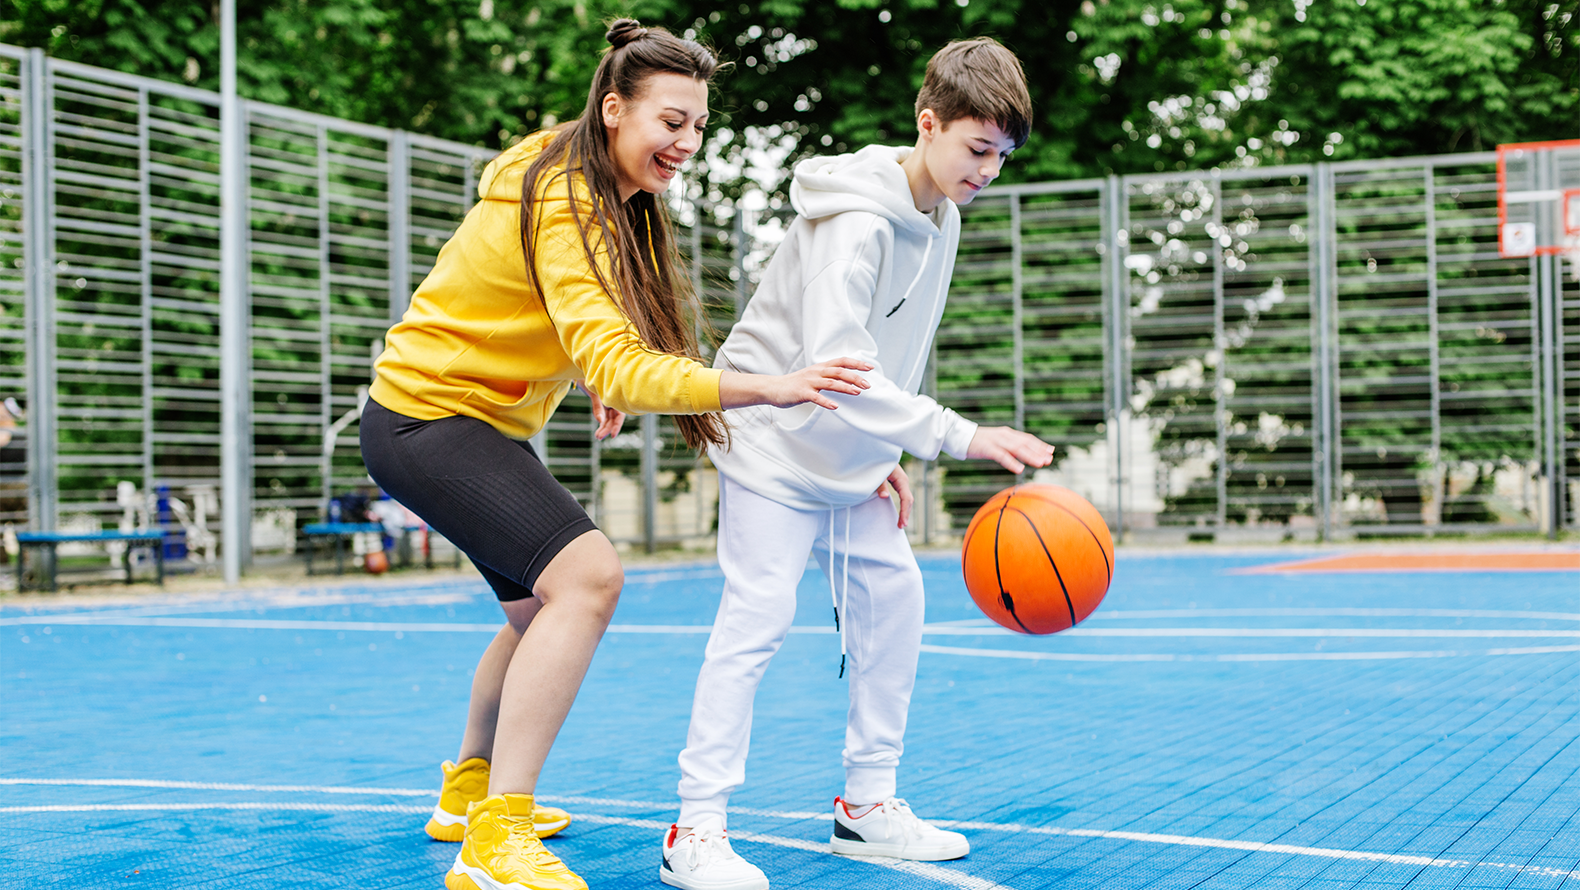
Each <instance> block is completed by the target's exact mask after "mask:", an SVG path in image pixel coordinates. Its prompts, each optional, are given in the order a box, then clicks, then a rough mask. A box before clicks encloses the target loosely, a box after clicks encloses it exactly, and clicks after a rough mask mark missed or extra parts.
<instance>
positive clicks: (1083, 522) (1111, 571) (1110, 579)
mask: <svg viewBox="0 0 1580 890" xmlns="http://www.w3.org/2000/svg"><path fill="white" fill-rule="evenodd" d="M1015 493H1016V494H1018V495H1024V496H1025V497H1028V498H1031V499H1032V500H1034V501H1041V502H1042V503H1044V504H1047V505H1048V506H1050V507H1058V508H1059V509H1060V510H1063V511H1064V512H1066V513H1068V514H1070V518H1071V519H1074V520H1075V521H1076V522H1079V523H1080V524H1081V528H1084V529H1086V533H1087V534H1089V535H1091V536H1092V543H1094V544H1096V545H1097V552H1098V553H1101V554H1102V555H1103V568H1105V569H1107V570H1108V582H1109V583H1110V584H1112V583H1113V581H1114V567H1113V566H1112V565H1109V563H1108V551H1107V550H1104V549H1103V542H1102V541H1101V540H1099V539H1098V537H1097V532H1094V531H1092V527H1091V526H1089V525H1087V524H1086V520H1084V519H1082V518H1081V517H1079V516H1077V515H1075V511H1074V510H1071V509H1070V508H1069V507H1066V506H1065V505H1063V504H1061V503H1059V502H1058V501H1050V500H1048V499H1047V498H1040V497H1037V495H1036V494H1035V493H1031V492H1024V491H1020V490H1019V489H1016V491H1015ZM1006 503H1007V502H1006Z"/></svg>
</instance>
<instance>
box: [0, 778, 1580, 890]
mask: <svg viewBox="0 0 1580 890" xmlns="http://www.w3.org/2000/svg"><path fill="white" fill-rule="evenodd" d="M146 781H152V780H146ZM0 784H40V785H44V784H48V785H56V784H59V785H111V786H127V785H134V786H136V787H143V786H144V785H145V780H136V779H81V780H78V779H58V780H56V779H0ZM151 787H182V788H185V787H200V788H226V789H233V788H237V787H242V788H247V787H251V788H257V789H262V790H282V791H283V790H294V789H298V788H302V789H304V790H311V791H322V792H331V793H349V794H371V793H380V794H405V795H412V796H416V795H426V796H430V797H431V796H433V792H431V791H423V790H419V789H415V788H381V789H371V788H344V787H335V786H327V787H319V786H298V785H257V786H233V785H225V784H221V783H198V782H170V783H164V784H159V785H153V786H151ZM541 800H543V802H545V803H556V804H573V805H574V804H577V803H591V802H594V801H596V802H601V803H605V804H613V805H618V806H623V807H628V808H631V809H665V810H672V809H674V808H675V805H674V804H673V803H666V804H659V803H655V802H649V801H625V800H612V799H605V798H587V797H572V796H550V795H543V796H542V797H541ZM202 810H250V811H289V812H323V813H410V814H419V813H428V812H430V810H431V807H427V806H413V805H410V804H338V803H262V802H252V801H248V802H241V803H164V804H161V803H137V804H45V805H38V806H16V807H0V814H8V813H9V814H26V813H95V812H139V811H142V812H150V811H151V812H195V811H202ZM729 812H731V813H737V814H740V815H757V816H766V817H772V818H781V819H793V820H808V819H821V820H825V821H828V820H832V819H833V814H832V813H806V812H791V811H777V810H753V809H748V808H743V807H730V808H729ZM573 818H574V819H575V820H576V821H579V822H585V823H587V824H590V825H623V826H627V827H632V828H649V829H653V830H655V831H662V830H664V829H666V828H668V827H669V823H668V822H663V821H658V820H652V819H629V818H625V817H621V816H601V815H584V814H573ZM928 821H929V822H932V824H934V825H937V826H939V827H941V828H963V829H966V830H968V831H1002V832H1008V833H1013V834H1035V835H1049V836H1060V837H1085V838H1102V839H1106V840H1122V841H1135V842H1138V843H1149V844H1164V845H1168V846H1180V847H1203V848H1211V849H1220V850H1241V851H1244V852H1247V853H1275V854H1282V855H1288V856H1311V857H1317V858H1321V859H1341V860H1349V861H1355V862H1386V863H1391V864H1396V865H1418V866H1423V867H1431V868H1455V869H1469V868H1496V869H1500V870H1512V871H1516V872H1521V873H1526V874H1534V875H1542V876H1546V877H1560V878H1571V877H1580V870H1566V869H1561V868H1551V867H1548V866H1533V865H1525V864H1521V863H1514V862H1479V861H1472V860H1468V859H1443V858H1438V857H1432V856H1410V855H1406V854H1402V853H1373V852H1369V851H1366V850H1341V849H1335V848H1332V847H1307V846H1300V845H1295V844H1273V843H1263V842H1260V841H1237V840H1228V839H1225V838H1211V837H1191V836H1188V835H1178V834H1155V833H1151V832H1142V831H1106V830H1102V829H1096V828H1054V827H1047V826H1040V825H1020V824H1016V823H1004V822H969V821H941V820H928ZM730 834H731V837H732V838H733V839H735V840H741V841H750V842H753V843H763V844H773V845H775V846H781V847H790V848H793V849H797V850H807V851H810V852H815V853H822V852H827V850H828V847H827V846H826V845H825V844H823V843H820V842H817V841H809V840H804V839H800V838H786V837H779V836H776V835H768V834H758V833H755V832H746V831H738V830H732V831H731V832H730ZM861 861H863V862H869V863H872V864H874V865H881V866H884V867H886V868H892V869H896V870H899V871H905V872H908V873H910V874H915V875H918V876H920V877H926V878H930V879H932V880H935V881H940V882H942V883H948V884H952V885H953V886H956V887H961V888H964V890H991V888H996V887H998V886H999V885H997V884H994V883H992V882H990V881H985V880H982V879H980V878H975V877H972V876H970V875H963V874H961V873H959V872H956V871H951V870H949V869H944V868H940V867H938V866H934V865H929V864H927V863H912V862H906V861H904V860H898V859H887V858H884V857H862V859H861Z"/></svg>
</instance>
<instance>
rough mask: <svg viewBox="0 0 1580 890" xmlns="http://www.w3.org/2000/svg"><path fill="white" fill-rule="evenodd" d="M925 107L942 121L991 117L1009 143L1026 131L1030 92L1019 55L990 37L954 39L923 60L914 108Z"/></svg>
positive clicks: (1018, 143) (1028, 130)
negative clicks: (925, 64) (923, 69)
mask: <svg viewBox="0 0 1580 890" xmlns="http://www.w3.org/2000/svg"><path fill="white" fill-rule="evenodd" d="M924 108H931V109H932V110H933V113H934V114H936V115H938V122H939V123H940V124H942V125H943V126H945V127H947V126H949V125H950V124H951V123H953V122H955V121H957V120H960V119H961V118H967V117H969V118H975V119H976V120H983V121H991V122H992V123H995V124H997V125H998V128H999V129H1000V130H1003V131H1004V135H1006V136H1008V137H1009V138H1011V139H1013V140H1014V141H1015V147H1016V148H1019V147H1021V146H1022V145H1024V144H1026V138H1027V137H1028V136H1030V135H1031V93H1030V92H1029V91H1028V90H1027V89H1026V72H1025V71H1024V70H1022V68H1021V67H1020V59H1017V58H1015V54H1014V53H1012V52H1010V51H1009V50H1007V49H1005V48H1004V45H1003V44H1001V43H999V42H998V41H997V40H994V39H993V38H991V37H974V38H972V39H970V40H956V41H953V42H951V43H950V44H949V45H948V46H945V47H944V48H943V49H941V50H939V51H938V52H937V53H936V54H935V55H934V56H933V57H932V59H930V60H929V61H928V62H927V74H926V75H925V76H924V77H923V79H922V90H921V92H919V93H917V94H916V113H917V114H921V113H922V109H924Z"/></svg>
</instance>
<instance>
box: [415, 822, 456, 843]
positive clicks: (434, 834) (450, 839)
mask: <svg viewBox="0 0 1580 890" xmlns="http://www.w3.org/2000/svg"><path fill="white" fill-rule="evenodd" d="M422 830H423V831H426V832H428V836H429V837H431V838H433V839H434V840H436V841H444V842H445V843H447V844H458V843H460V842H461V839H462V838H464V837H466V820H465V819H462V820H461V822H460V823H459V824H457V825H445V824H444V823H442V822H440V821H439V820H438V819H429V820H428V824H427V825H424V826H423V828H422Z"/></svg>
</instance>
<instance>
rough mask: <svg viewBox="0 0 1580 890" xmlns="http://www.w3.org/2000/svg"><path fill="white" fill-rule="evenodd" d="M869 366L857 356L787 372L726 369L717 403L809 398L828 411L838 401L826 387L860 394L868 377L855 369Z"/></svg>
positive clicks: (781, 403)
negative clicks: (742, 371)
mask: <svg viewBox="0 0 1580 890" xmlns="http://www.w3.org/2000/svg"><path fill="white" fill-rule="evenodd" d="M870 370H872V363H871V362H868V361H864V360H862V359H859V358H836V359H830V360H828V361H826V362H819V363H818V364H815V365H811V366H809V367H806V368H802V369H801V370H799V371H794V372H792V373H789V374H781V375H768V374H743V373H741V372H739V371H725V372H724V376H722V377H720V378H719V403H720V404H721V405H723V406H724V407H725V408H745V407H748V406H750V405H772V406H773V407H775V408H789V407H792V406H794V405H800V404H803V403H805V402H811V403H812V404H814V405H818V406H820V407H823V408H827V409H829V410H830V411H833V410H835V409H836V408H838V407H839V405H837V404H835V403H834V400H833V399H831V398H829V397H828V396H825V395H823V392H824V391H825V390H828V391H830V392H842V393H845V394H846V395H852V396H855V395H860V394H861V391H862V390H864V389H866V388H867V381H866V379H865V378H864V377H862V376H861V375H860V374H858V373H856V372H857V371H870Z"/></svg>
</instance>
